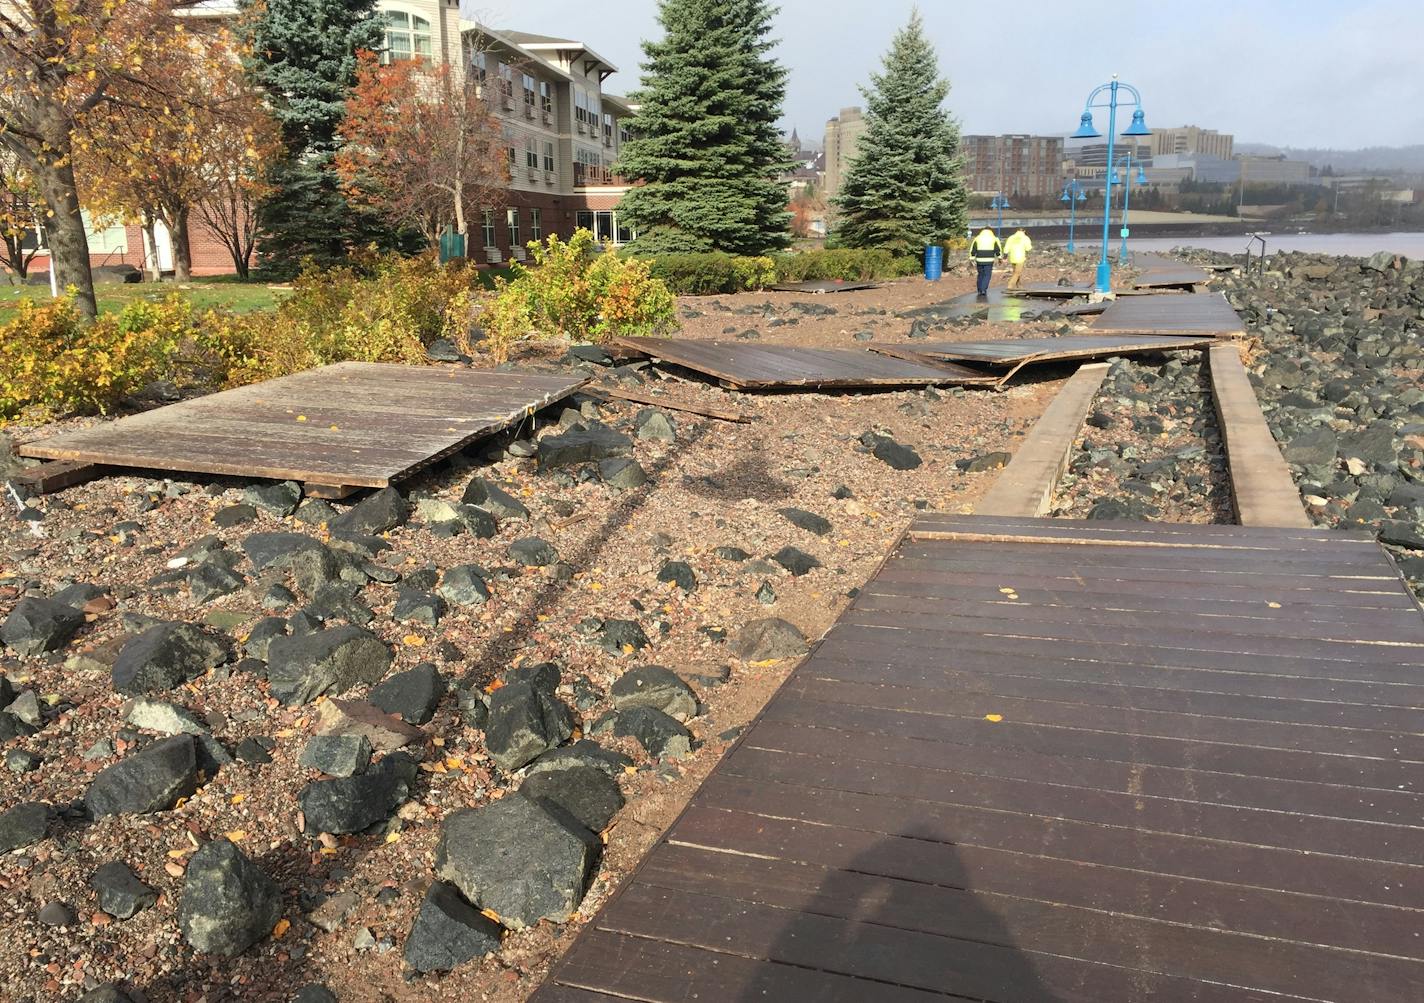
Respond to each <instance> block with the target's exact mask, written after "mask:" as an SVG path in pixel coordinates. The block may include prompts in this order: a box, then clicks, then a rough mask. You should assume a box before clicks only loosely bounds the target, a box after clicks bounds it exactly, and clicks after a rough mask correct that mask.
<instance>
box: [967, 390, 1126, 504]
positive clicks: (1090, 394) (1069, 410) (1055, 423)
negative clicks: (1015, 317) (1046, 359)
mask: <svg viewBox="0 0 1424 1003" xmlns="http://www.w3.org/2000/svg"><path fill="white" fill-rule="evenodd" d="M1107 374H1108V367H1107V365H1106V364H1105V363H1093V364H1090V365H1086V366H1079V367H1078V371H1077V372H1076V373H1074V374H1073V377H1072V379H1070V380H1069V381H1068V382H1067V383H1066V384H1065V385H1064V387H1063V389H1062V390H1060V391H1058V394H1057V396H1055V397H1054V398H1053V402H1052V403H1051V404H1049V405H1048V407H1047V409H1045V410H1044V412H1043V415H1042V417H1040V418H1039V419H1038V421H1037V422H1036V423H1035V424H1034V426H1033V430H1032V431H1031V432H1029V434H1028V436H1027V437H1026V438H1025V439H1024V441H1023V442H1022V443H1020V445H1019V448H1018V450H1017V451H1015V453H1014V457H1013V459H1012V460H1011V461H1010V462H1009V464H1008V466H1006V467H1005V468H1004V469H1003V471H1001V472H1000V474H999V476H998V478H997V479H996V480H995V481H994V485H993V487H991V488H990V489H989V491H988V492H987V493H986V494H985V495H984V497H983V498H981V499H980V500H979V502H978V503H977V504H976V505H975V511H977V512H986V513H990V514H995V515H1010V516H1034V515H1042V514H1043V513H1044V512H1045V511H1047V509H1048V506H1049V505H1050V504H1051V503H1052V501H1053V492H1054V491H1055V490H1057V488H1058V479H1059V478H1060V477H1062V476H1063V472H1064V471H1065V470H1067V469H1068V459H1069V457H1070V456H1071V454H1072V452H1073V443H1074V442H1076V441H1077V439H1078V430H1079V429H1080V428H1082V425H1083V419H1084V418H1086V417H1087V414H1088V409H1089V408H1091V407H1092V406H1093V400H1094V399H1095V398H1096V397H1097V394H1098V388H1099V387H1101V386H1102V383H1103V379H1104V378H1105V377H1106V376H1107Z"/></svg>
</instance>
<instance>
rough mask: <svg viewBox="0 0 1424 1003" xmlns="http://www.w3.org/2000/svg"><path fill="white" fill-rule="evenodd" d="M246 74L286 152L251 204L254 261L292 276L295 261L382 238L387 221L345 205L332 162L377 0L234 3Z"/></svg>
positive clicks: (385, 239)
mask: <svg viewBox="0 0 1424 1003" xmlns="http://www.w3.org/2000/svg"><path fill="white" fill-rule="evenodd" d="M242 7H243V12H244V14H245V15H246V21H245V23H246V25H247V29H248V41H249V43H250V45H251V49H252V51H251V56H250V57H249V61H248V72H249V74H250V75H251V76H252V79H253V81H254V82H255V83H256V85H257V86H258V87H259V88H261V90H262V92H263V94H264V96H265V97H266V100H267V103H268V106H269V108H270V109H271V111H272V114H273V117H274V118H275V119H276V120H277V124H278V126H279V127H280V129H281V134H282V143H283V146H284V148H285V155H284V156H283V157H281V158H279V159H278V160H277V161H276V162H275V163H274V164H273V165H272V166H271V167H270V168H269V170H268V175H267V178H266V180H267V181H268V183H269V184H270V185H271V186H272V193H271V194H270V195H269V196H268V197H267V198H265V199H263V200H262V202H261V203H260V204H259V205H258V208H257V242H258V243H257V246H258V251H259V264H260V266H261V267H262V268H263V269H264V270H266V271H268V272H271V273H274V274H277V275H292V274H294V273H295V272H296V271H297V270H298V268H300V266H301V263H302V261H303V259H306V258H311V259H312V260H314V261H315V262H317V263H318V264H321V265H330V264H335V263H338V262H340V261H342V260H343V259H344V258H345V257H346V254H347V252H348V250H349V249H350V248H352V247H357V246H362V245H365V244H370V243H377V244H382V245H389V244H390V243H391V242H392V240H393V235H392V232H391V228H390V227H389V226H388V225H387V224H386V223H385V222H384V221H383V220H382V219H381V218H380V217H379V216H378V215H376V214H375V213H374V212H372V211H370V210H367V209H362V208H358V207H353V206H351V205H349V204H348V203H347V201H346V198H345V196H344V195H343V194H342V191H341V183H340V179H339V178H338V177H337V175H336V171H335V169H334V168H333V165H332V158H333V156H334V155H335V153H336V150H337V147H338V146H339V144H340V140H339V138H338V137H337V127H338V126H339V125H340V124H341V119H342V115H343V114H344V112H345V104H346V97H347V94H348V92H349V90H350V87H351V85H352V83H353V82H354V81H355V76H356V53H357V51H358V50H361V49H367V50H372V51H375V50H379V49H380V48H382V46H383V45H384V44H385V35H384V25H383V24H382V22H381V20H380V19H379V18H378V17H377V16H376V13H375V7H376V0H261V2H258V0H243V3H242Z"/></svg>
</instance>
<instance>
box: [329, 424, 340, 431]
mask: <svg viewBox="0 0 1424 1003" xmlns="http://www.w3.org/2000/svg"><path fill="white" fill-rule="evenodd" d="M331 430H332V431H333V432H340V431H341V429H339V428H337V427H336V426H335V425H332V426H331Z"/></svg>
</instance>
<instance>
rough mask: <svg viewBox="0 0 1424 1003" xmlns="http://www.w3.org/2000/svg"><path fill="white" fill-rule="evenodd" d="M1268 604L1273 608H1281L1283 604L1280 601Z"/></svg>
mask: <svg viewBox="0 0 1424 1003" xmlns="http://www.w3.org/2000/svg"><path fill="white" fill-rule="evenodd" d="M1266 605H1267V606H1269V607H1271V609H1280V608H1281V604H1280V603H1278V602H1267V603H1266Z"/></svg>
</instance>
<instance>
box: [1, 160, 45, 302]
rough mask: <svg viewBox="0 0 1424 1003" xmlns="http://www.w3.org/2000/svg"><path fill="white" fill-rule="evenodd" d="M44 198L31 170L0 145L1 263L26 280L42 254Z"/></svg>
mask: <svg viewBox="0 0 1424 1003" xmlns="http://www.w3.org/2000/svg"><path fill="white" fill-rule="evenodd" d="M42 215H44V205H43V201H42V200H41V199H40V193H39V190H38V189H36V188H35V180H34V178H33V177H32V176H31V175H30V172H29V171H27V170H25V169H24V168H23V167H21V166H20V161H19V158H18V157H16V156H15V155H14V153H12V152H11V151H9V150H6V149H3V148H0V265H4V266H5V267H6V268H8V269H9V270H10V273H11V275H13V276H14V277H15V278H16V279H18V280H19V281H21V282H23V281H24V280H25V276H26V275H27V274H28V273H29V270H30V262H31V261H33V260H34V258H35V255H36V254H38V253H39V240H37V239H36V238H37V235H38V229H39V220H40V217H41V216H42Z"/></svg>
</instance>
